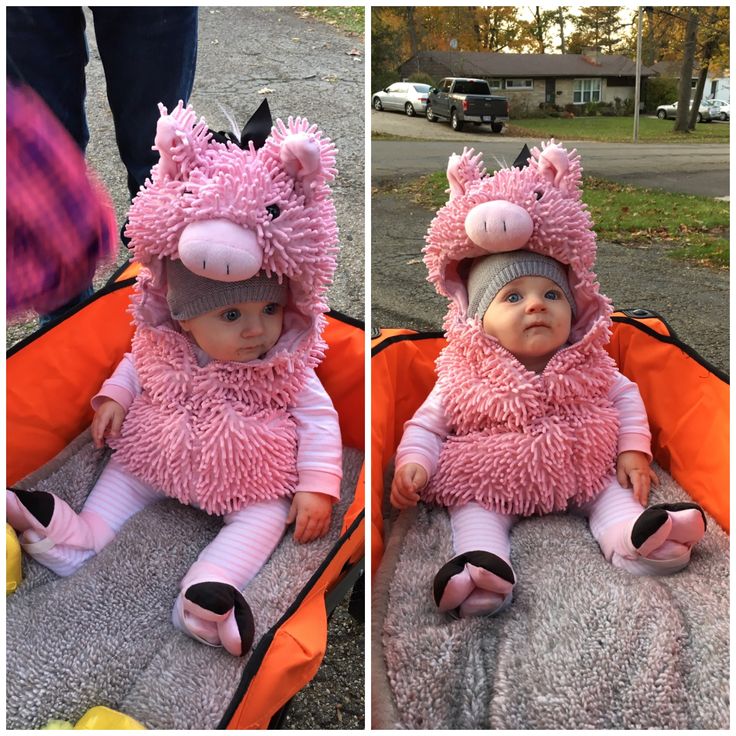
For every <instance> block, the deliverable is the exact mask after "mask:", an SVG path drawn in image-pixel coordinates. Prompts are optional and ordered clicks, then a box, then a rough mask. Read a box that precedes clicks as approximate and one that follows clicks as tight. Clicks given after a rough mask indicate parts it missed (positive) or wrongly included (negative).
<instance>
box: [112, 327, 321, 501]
mask: <svg viewBox="0 0 736 736" xmlns="http://www.w3.org/2000/svg"><path fill="white" fill-rule="evenodd" d="M133 353H134V355H135V360H136V366H137V368H138V373H139V376H140V380H141V384H142V386H143V387H144V391H143V393H141V394H140V396H138V397H137V398H136V399H135V401H134V402H133V404H132V405H131V407H130V410H129V412H128V414H127V415H126V417H125V421H124V422H123V427H122V430H121V435H120V437H118V438H110V439H109V444H110V446H111V447H112V448H113V449H115V450H117V452H116V454H115V458H116V459H117V460H118V462H119V463H120V464H121V465H122V466H123V467H125V468H126V469H127V470H129V471H130V472H131V473H133V474H134V475H136V476H137V477H138V478H140V479H141V480H143V481H145V482H146V483H149V484H151V485H152V486H154V487H155V488H158V489H160V490H161V491H163V492H164V493H165V494H166V495H167V496H171V497H172V498H176V499H178V500H179V501H181V502H182V503H195V504H197V505H198V506H199V507H200V508H202V509H203V510H204V511H207V512H208V513H211V514H220V515H222V514H226V513H229V512H231V511H234V510H237V509H239V508H242V507H243V506H245V505H247V503H250V502H253V501H259V500H267V499H272V498H278V497H282V496H288V495H291V494H292V493H293V491H294V488H295V486H296V482H297V473H296V450H297V438H296V425H295V423H294V420H293V419H292V418H291V416H290V415H289V413H288V412H287V407H288V406H289V405H292V404H294V403H295V398H296V396H297V394H298V393H299V391H300V390H301V389H302V386H303V384H304V381H305V372H306V370H307V368H309V367H314V366H316V365H317V364H318V363H319V358H320V354H319V353H317V352H314V353H313V354H311V355H310V354H309V353H307V354H306V355H293V354H289V353H286V352H283V353H281V354H279V355H277V356H275V357H273V358H271V359H269V360H265V361H251V362H249V363H235V362H222V361H211V362H210V363H208V364H207V365H206V366H204V367H199V365H198V364H197V361H196V358H195V355H194V349H193V347H192V345H191V343H190V342H189V340H188V339H187V338H186V337H185V336H184V335H183V334H181V333H179V332H176V331H174V330H173V329H166V328H150V327H145V326H139V327H138V329H137V330H136V333H135V336H134V338H133ZM162 460H163V462H162Z"/></svg>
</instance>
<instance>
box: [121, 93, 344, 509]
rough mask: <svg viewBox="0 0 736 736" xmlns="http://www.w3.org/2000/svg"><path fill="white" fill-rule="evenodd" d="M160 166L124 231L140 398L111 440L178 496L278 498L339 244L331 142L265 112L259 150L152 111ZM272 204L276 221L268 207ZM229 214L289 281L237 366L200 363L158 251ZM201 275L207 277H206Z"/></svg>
mask: <svg viewBox="0 0 736 736" xmlns="http://www.w3.org/2000/svg"><path fill="white" fill-rule="evenodd" d="M160 109H161V115H162V117H161V119H160V121H159V125H158V129H157V136H156V148H157V149H158V150H159V151H160V153H161V159H160V162H159V163H158V164H157V165H156V166H154V167H153V169H152V172H151V179H150V180H148V181H146V184H145V186H144V187H143V188H142V189H141V190H140V192H139V193H138V195H137V196H136V198H135V200H134V202H133V205H132V207H131V210H130V215H129V224H128V227H127V231H126V232H127V234H128V235H129V236H130V237H131V238H132V243H131V246H132V248H133V253H134V258H135V260H136V261H138V262H139V263H141V264H142V265H143V266H144V268H142V269H141V272H140V274H139V277H138V282H137V284H136V292H135V295H134V298H133V303H132V307H131V311H132V313H133V317H134V322H135V325H136V333H135V336H134V339H133V347H132V352H133V357H134V362H135V366H136V369H137V371H138V375H139V378H140V382H141V388H142V393H141V394H140V395H139V396H138V397H136V399H135V400H134V402H133V404H132V405H131V407H130V410H129V412H128V414H127V415H126V417H125V421H124V423H123V427H122V431H121V436H120V437H119V438H114V439H111V440H110V442H109V444H110V445H111V446H112V447H113V448H114V449H115V450H117V452H116V455H115V457H116V459H117V460H118V462H119V463H120V464H121V465H122V466H123V467H125V468H126V469H127V470H129V471H130V472H132V473H133V474H134V475H136V476H138V477H139V478H141V479H142V480H144V481H145V482H147V483H150V484H151V485H152V486H154V487H156V488H158V489H160V490H162V491H163V492H164V493H166V494H167V495H169V496H171V497H173V498H177V499H178V500H179V501H181V502H182V503H195V504H197V505H198V506H200V507H201V508H202V509H203V510H205V511H207V512H208V513H212V514H226V513H229V512H231V511H234V510H237V509H239V508H242V507H244V506H245V505H247V504H249V503H251V502H253V501H258V500H265V499H272V498H278V497H283V496H289V495H291V494H292V493H293V492H294V488H295V486H296V482H297V473H296V452H297V434H296V427H295V421H294V419H293V418H292V417H291V416H290V415H289V413H288V408H289V407H290V406H292V405H293V404H294V403H295V398H296V396H297V395H298V393H299V392H300V390H301V389H302V388H303V387H304V385H305V382H306V377H307V370H308V369H310V368H315V367H316V366H317V365H318V364H319V363H320V361H321V359H322V357H323V355H324V350H325V348H326V344H325V342H324V340H323V338H322V330H323V328H324V325H325V318H324V312H325V311H326V310H327V303H326V301H325V296H326V292H327V289H328V287H329V286H330V284H331V282H332V276H333V273H334V270H335V265H336V260H335V255H336V252H337V248H336V245H337V226H336V222H335V208H334V204H333V201H332V197H331V192H330V188H329V186H328V184H327V182H328V181H329V180H331V179H333V178H334V176H335V173H336V171H335V168H334V164H335V148H334V146H333V144H332V143H331V142H330V141H329V140H328V139H326V138H323V136H322V133H321V131H319V130H318V129H317V127H316V126H313V125H310V124H309V123H308V122H307V121H306V120H304V119H302V118H297V119H296V120H292V118H289V120H288V122H287V123H283V122H282V121H280V120H277V121H276V124H275V126H274V127H273V129H272V131H271V134H270V136H269V137H268V138H267V140H266V142H265V144H264V146H263V147H262V148H260V149H258V150H256V149H255V148H254V147H253V146H252V144H251V146H250V148H249V149H247V150H241V149H240V148H238V147H237V146H234V145H232V144H230V143H227V144H223V143H217V142H215V141H212V140H211V138H210V135H209V134H208V132H207V125H206V123H205V122H204V120H199V122H197V121H196V116H195V113H194V111H193V110H192V109H191V107H186V108H184V107H183V105H182V104H181V103H180V104H179V106H178V107H177V108H176V109H175V110H174V111H173V112H172V113H171V114H170V115H169V114H167V112H166V108H164V107H163V106H160ZM271 205H276V206H277V207H278V214H277V216H274V215H273V212H274V208H271V211H269V210H268V209H267V207H270V206H271ZM222 219H225V220H229V221H230V222H233V223H235V224H237V225H239V226H241V227H243V228H244V229H245V230H247V231H248V232H249V233H252V234H253V235H254V236H255V240H256V242H257V244H258V247H259V248H260V249H261V250H262V264H261V268H263V269H264V270H265V271H266V272H268V273H269V274H276V275H277V276H279V277H280V278H287V279H288V281H289V300H288V303H287V305H286V308H285V314H284V332H283V334H282V336H281V338H280V339H279V342H278V343H277V345H276V347H275V348H272V349H271V350H270V351H269V353H268V354H267V355H266V356H265V357H264V358H262V359H259V360H256V361H250V362H248V363H236V362H224V361H216V360H213V361H211V362H210V363H208V364H207V365H205V366H203V367H200V366H199V365H198V363H197V360H196V356H195V354H194V350H193V347H192V345H191V344H190V342H189V340H188V339H187V338H186V337H185V336H184V335H183V334H182V333H181V332H180V331H179V330H178V328H177V326H176V324H175V323H174V322H173V320H172V318H171V313H170V311H169V308H168V304H167V303H166V298H165V297H166V275H165V269H164V268H163V261H162V259H163V258H164V257H166V258H177V257H178V255H179V253H178V243H179V238H180V235H181V233H182V230H183V229H184V228H185V227H186V225H187V224H189V223H191V222H194V221H196V222H205V221H218V220H222ZM211 278H212V277H211Z"/></svg>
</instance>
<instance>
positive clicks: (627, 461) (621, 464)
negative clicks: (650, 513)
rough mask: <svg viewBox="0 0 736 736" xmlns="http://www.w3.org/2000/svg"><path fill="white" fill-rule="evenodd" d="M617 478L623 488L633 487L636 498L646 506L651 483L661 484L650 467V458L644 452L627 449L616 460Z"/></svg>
mask: <svg viewBox="0 0 736 736" xmlns="http://www.w3.org/2000/svg"><path fill="white" fill-rule="evenodd" d="M616 479H617V480H618V482H619V483H620V484H621V486H622V487H623V488H631V489H633V491H634V498H635V499H636V500H637V501H638V502H639V503H640V504H641V505H642V506H646V505H647V501H649V487H650V483H653V484H654V485H655V486H657V485H659V478H657V475H656V474H655V472H654V471H653V470H652V469H651V467H649V458H648V457H647V456H646V455H645V454H644V453H643V452H637V451H636V450H627V451H626V452H622V453H621V454H620V455H619V456H618V459H617V460H616Z"/></svg>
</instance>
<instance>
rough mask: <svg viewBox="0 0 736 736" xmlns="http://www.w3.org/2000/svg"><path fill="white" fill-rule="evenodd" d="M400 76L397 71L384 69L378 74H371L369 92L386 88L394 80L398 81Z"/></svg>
mask: <svg viewBox="0 0 736 736" xmlns="http://www.w3.org/2000/svg"><path fill="white" fill-rule="evenodd" d="M400 81H401V77H400V76H399V74H398V72H394V71H386V72H380V73H378V74H373V75H372V78H371V90H370V91H371V92H378V90H381V89H386V87H388V86H389V84H393V83H394V82H400Z"/></svg>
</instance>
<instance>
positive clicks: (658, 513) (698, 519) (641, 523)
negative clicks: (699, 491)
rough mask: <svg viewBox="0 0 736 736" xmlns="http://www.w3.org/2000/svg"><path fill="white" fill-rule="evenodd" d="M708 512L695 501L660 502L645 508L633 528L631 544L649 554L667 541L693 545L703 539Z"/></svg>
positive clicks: (639, 551)
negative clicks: (706, 513)
mask: <svg viewBox="0 0 736 736" xmlns="http://www.w3.org/2000/svg"><path fill="white" fill-rule="evenodd" d="M706 524H707V522H706V519H705V513H704V512H703V510H702V509H701V508H700V506H698V504H696V503H689V502H685V503H659V504H655V505H654V506H650V507H649V508H648V509H645V510H644V511H643V512H642V513H641V514H640V516H639V518H638V519H637V520H636V521H635V522H634V526H633V527H632V529H631V544H632V545H633V546H634V549H635V550H636V551H637V552H638V553H639V554H640V555H641V556H642V557H648V556H649V555H650V554H651V553H653V552H654V551H655V550H657V549H658V548H660V547H661V546H662V545H663V544H664V543H665V542H666V541H671V542H677V543H679V544H684V545H688V546H692V545H693V544H695V542H698V541H699V540H700V539H702V538H703V535H704V534H705V529H706Z"/></svg>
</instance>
